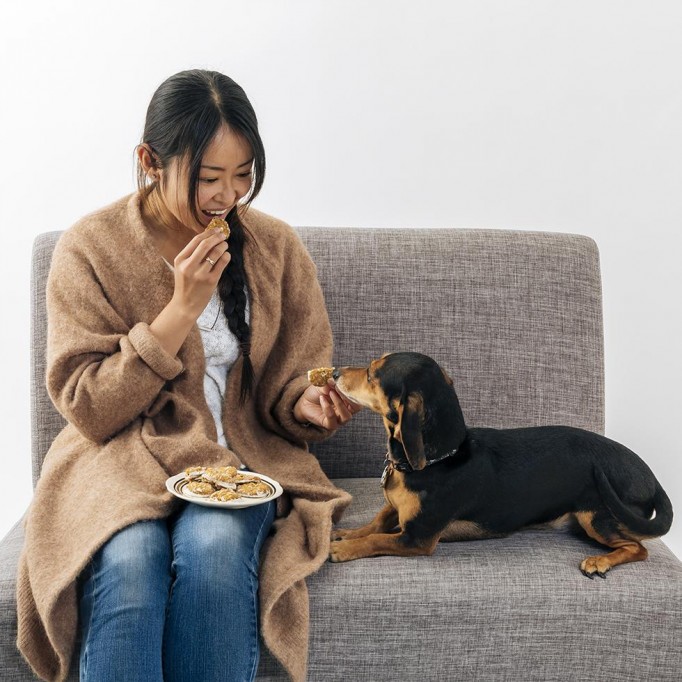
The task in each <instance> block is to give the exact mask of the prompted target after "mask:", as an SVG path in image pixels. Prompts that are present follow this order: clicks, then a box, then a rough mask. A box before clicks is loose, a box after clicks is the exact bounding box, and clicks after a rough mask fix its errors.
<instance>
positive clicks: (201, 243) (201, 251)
mask: <svg viewBox="0 0 682 682" xmlns="http://www.w3.org/2000/svg"><path fill="white" fill-rule="evenodd" d="M224 241H225V235H224V234H223V232H222V231H221V230H220V228H215V229H211V230H206V231H205V232H202V233H201V234H198V235H196V236H195V237H192V239H191V240H190V241H189V243H188V244H187V246H185V248H184V249H182V251H180V253H179V254H178V256H177V257H178V258H179V259H181V260H184V259H191V260H194V261H195V262H196V263H201V262H202V261H203V260H204V258H206V256H207V255H208V254H209V252H210V251H211V249H213V248H214V247H215V246H217V245H218V244H220V243H221V242H224ZM213 260H216V259H215V258H213Z"/></svg>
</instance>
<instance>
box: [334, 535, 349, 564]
mask: <svg viewBox="0 0 682 682" xmlns="http://www.w3.org/2000/svg"><path fill="white" fill-rule="evenodd" d="M349 544H350V543H348V542H345V541H344V540H338V541H336V542H332V543H331V544H330V545H329V561H331V562H332V563H341V562H342V561H350V560H351V559H354V558H355V557H354V556H353V554H352V551H351V548H350V546H349Z"/></svg>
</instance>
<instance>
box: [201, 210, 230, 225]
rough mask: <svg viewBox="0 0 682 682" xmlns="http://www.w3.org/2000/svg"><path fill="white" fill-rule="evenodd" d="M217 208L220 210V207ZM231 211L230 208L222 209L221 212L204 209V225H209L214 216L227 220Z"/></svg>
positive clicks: (202, 211) (202, 212)
mask: <svg viewBox="0 0 682 682" xmlns="http://www.w3.org/2000/svg"><path fill="white" fill-rule="evenodd" d="M216 210H219V209H216ZM229 212H230V209H229V208H226V209H225V210H224V211H222V212H220V213H216V211H215V210H211V211H208V210H204V209H202V210H201V214H202V215H203V216H204V218H205V220H204V221H203V223H204V225H208V224H209V223H210V222H211V220H213V218H222V219H223V220H225V219H226V218H227V214H228V213H229Z"/></svg>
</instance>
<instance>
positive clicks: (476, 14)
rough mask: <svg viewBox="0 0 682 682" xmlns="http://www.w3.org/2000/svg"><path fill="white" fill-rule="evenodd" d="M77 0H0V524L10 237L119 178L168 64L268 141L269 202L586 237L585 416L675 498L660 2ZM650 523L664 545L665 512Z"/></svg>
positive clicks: (16, 325) (14, 422)
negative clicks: (590, 241) (599, 350)
mask: <svg viewBox="0 0 682 682" xmlns="http://www.w3.org/2000/svg"><path fill="white" fill-rule="evenodd" d="M97 5H98V3H92V2H84V1H78V2H76V1H74V0H71V1H68V0H61V2H60V3H58V4H57V3H54V4H53V3H48V2H46V1H45V0H41V1H38V2H33V3H28V4H24V5H21V6H19V5H18V3H17V4H14V5H9V4H8V7H5V8H4V9H3V20H2V24H0V59H1V62H0V63H1V66H2V93H1V95H0V97H1V98H2V106H0V135H1V136H2V138H1V141H2V146H1V149H2V153H3V156H4V159H3V162H2V164H0V192H1V193H2V194H1V199H2V201H0V226H1V227H2V235H3V239H4V242H3V248H2V259H1V261H0V262H1V264H2V265H1V267H0V284H1V286H0V291H1V292H2V314H3V333H2V334H1V335H0V343H1V344H2V348H1V354H0V358H2V376H3V381H2V388H1V389H0V399H1V400H2V405H1V406H0V419H1V420H2V424H1V427H2V433H3V436H4V438H3V447H2V471H3V472H4V475H5V478H4V480H5V485H4V487H3V492H2V496H1V498H0V500H1V502H0V537H2V536H4V534H5V533H6V532H7V530H9V528H10V527H11V526H12V525H13V524H14V523H15V522H16V521H17V520H18V519H19V517H20V515H21V514H22V513H23V511H24V510H25V508H26V506H27V505H28V503H29V501H30V498H31V494H32V488H31V465H30V456H29V451H30V440H29V436H30V425H29V350H28V343H29V261H30V255H31V245H32V242H33V239H34V237H35V235H37V234H38V233H39V232H42V231H47V230H60V229H65V228H67V227H69V226H70V225H71V224H73V222H75V221H76V220H77V219H78V218H80V217H81V216H83V215H84V214H85V213H87V212H89V211H92V210H94V209H96V208H99V207H101V206H104V205H105V204H108V203H110V202H112V201H114V200H115V199H117V198H119V197H120V196H122V195H123V194H127V193H128V192H131V191H132V190H133V189H134V165H133V150H134V147H135V145H136V144H137V143H138V142H139V141H140V136H141V133H142V126H143V122H144V116H145V113H146V108H147V105H148V103H149V99H150V97H151V95H152V93H153V92H154V90H155V89H156V87H157V86H158V85H159V84H160V83H161V82H162V81H163V80H164V79H165V78H167V77H168V76H170V75H171V74H173V73H175V72H177V71H181V70H183V69H187V68H207V69H215V70H219V71H222V72H224V73H226V74H228V75H230V76H231V77H233V78H234V79H235V80H236V81H237V82H238V83H239V84H240V85H242V87H243V88H244V89H245V90H246V92H247V94H248V96H249V98H250V99H251V102H252V104H253V106H254V108H255V110H256V113H257V115H258V118H259V122H260V128H261V133H262V136H263V139H264V143H265V146H266V153H267V160H268V173H267V177H266V183H265V187H264V190H263V192H262V194H261V195H260V197H259V199H258V200H257V202H256V204H255V206H256V207H257V208H260V209H261V210H263V211H266V212H268V213H271V214H273V215H276V216H278V217H280V218H282V219H284V220H286V221H287V222H289V223H290V224H293V225H330V226H360V227H453V228H454V227H487V228H513V229H524V230H549V231H561V232H574V233H582V234H587V235H589V236H591V237H593V238H594V239H595V240H596V241H597V243H598V245H599V247H600V250H601V262H602V276H603V291H604V315H605V335H606V405H607V421H606V428H607V435H608V436H610V437H611V438H614V439H616V440H620V441H621V442H623V443H625V444H627V445H628V446H629V447H631V448H632V449H634V450H635V451H636V452H638V453H639V454H640V455H641V456H642V457H643V458H644V459H645V460H646V461H647V462H648V463H649V465H650V466H651V468H652V469H653V470H654V472H655V473H656V475H657V476H658V478H659V480H660V481H661V482H662V483H663V485H664V487H665V488H666V489H667V491H668V493H669V495H670V497H671V498H672V500H673V504H674V505H675V507H676V508H677V510H678V511H680V513H682V466H681V464H680V454H681V453H680V451H681V449H682V448H681V446H680V437H679V428H680V426H679V424H680V412H681V410H680V408H681V407H682V405H681V400H680V383H681V382H682V371H681V362H680V348H679V346H680V343H679V338H680V332H681V324H680V307H679V292H680V291H681V290H682V286H681V285H682V274H681V269H680V264H679V258H680V229H681V228H682V191H681V188H682V133H681V129H680V121H682V79H681V78H680V72H679V65H680V64H681V63H682V41H680V35H682V4H681V3H679V2H676V1H675V0H667V1H664V0H661V1H654V2H652V1H651V0H648V1H636V2H627V1H624V0H618V1H613V2H604V1H599V0H589V1H584V0H571V1H570V2H550V1H548V0H526V1H523V2H522V1H518V2H516V1H510V0H495V1H482V0H472V1H467V2H453V1H451V0H439V1H432V2H421V3H416V2H414V0H407V1H403V0H375V1H371V0H360V1H358V0H343V1H342V2H340V1H336V0H334V1H329V0H327V1H326V2H319V1H318V2H315V1H307V2H304V1H290V2H285V1H277V0H269V1H257V0H250V1H249V2H245V1H242V2H232V1H226V0H216V1H212V2H209V1H204V2H193V3H180V2H169V1H168V0H165V1H164V2H159V1H158V0H148V1H147V2H145V3H140V2H137V1H135V2H130V1H126V2H121V1H120V0H119V2H117V3H115V4H111V5H109V6H107V7H106V8H98V6H97ZM8 8H9V9H8ZM339 276H343V274H342V273H339ZM360 360H362V358H358V361H360ZM666 541H667V543H668V544H669V546H671V547H672V548H673V550H674V551H675V552H676V553H677V555H678V556H682V522H680V521H677V522H676V523H675V524H674V525H673V528H672V530H671V532H670V534H669V535H668V536H667V538H666Z"/></svg>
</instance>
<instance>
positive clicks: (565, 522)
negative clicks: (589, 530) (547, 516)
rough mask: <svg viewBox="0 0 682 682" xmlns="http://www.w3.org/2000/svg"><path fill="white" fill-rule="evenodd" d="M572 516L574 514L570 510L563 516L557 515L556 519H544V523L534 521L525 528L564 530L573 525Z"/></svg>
mask: <svg viewBox="0 0 682 682" xmlns="http://www.w3.org/2000/svg"><path fill="white" fill-rule="evenodd" d="M572 518H573V514H572V513H571V512H568V513H566V514H562V515H561V516H557V518H556V519H551V520H550V521H544V522H543V523H532V524H530V525H528V526H524V528H527V529H528V530H548V529H550V530H562V529H563V528H566V527H568V526H570V525H571V520H572Z"/></svg>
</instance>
